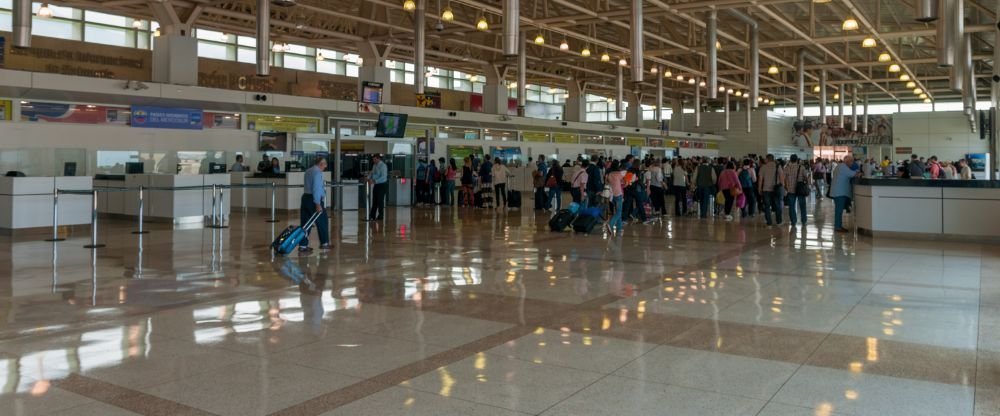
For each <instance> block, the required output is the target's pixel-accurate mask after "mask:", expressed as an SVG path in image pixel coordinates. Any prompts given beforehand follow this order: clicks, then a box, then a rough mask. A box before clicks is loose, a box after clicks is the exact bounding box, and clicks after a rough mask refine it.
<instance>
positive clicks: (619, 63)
mask: <svg viewBox="0 0 1000 416" xmlns="http://www.w3.org/2000/svg"><path fill="white" fill-rule="evenodd" d="M618 65H621V66H628V61H626V60H625V58H621V59H619V60H618Z"/></svg>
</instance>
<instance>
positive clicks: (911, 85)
mask: <svg viewBox="0 0 1000 416" xmlns="http://www.w3.org/2000/svg"><path fill="white" fill-rule="evenodd" d="M916 86H917V83H916V82H913V81H910V82H907V83H906V88H915V87H916Z"/></svg>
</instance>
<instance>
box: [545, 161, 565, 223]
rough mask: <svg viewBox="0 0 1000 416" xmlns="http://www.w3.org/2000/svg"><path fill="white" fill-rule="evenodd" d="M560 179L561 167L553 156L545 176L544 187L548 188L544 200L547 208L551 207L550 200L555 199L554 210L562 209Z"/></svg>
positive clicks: (561, 178)
mask: <svg viewBox="0 0 1000 416" xmlns="http://www.w3.org/2000/svg"><path fill="white" fill-rule="evenodd" d="M562 180H563V168H562V166H559V160H558V159H555V158H553V159H552V163H551V164H550V165H549V172H548V174H547V175H546V176H545V187H546V188H548V196H547V198H546V200H545V203H546V204H545V205H546V208H547V209H553V207H552V203H551V201H552V200H553V199H554V200H555V208H554V210H555V211H559V210H560V209H562Z"/></svg>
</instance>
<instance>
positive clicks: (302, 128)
mask: <svg viewBox="0 0 1000 416" xmlns="http://www.w3.org/2000/svg"><path fill="white" fill-rule="evenodd" d="M247 130H255V131H283V132H292V133H319V119H318V118H310V117H284V116H271V115H264V114H247Z"/></svg>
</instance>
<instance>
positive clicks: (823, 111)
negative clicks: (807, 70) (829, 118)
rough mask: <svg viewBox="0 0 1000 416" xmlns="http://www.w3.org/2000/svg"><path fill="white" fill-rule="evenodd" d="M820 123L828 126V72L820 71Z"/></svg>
mask: <svg viewBox="0 0 1000 416" xmlns="http://www.w3.org/2000/svg"><path fill="white" fill-rule="evenodd" d="M819 121H820V122H821V123H823V124H826V70H825V69H824V70H821V71H819Z"/></svg>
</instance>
